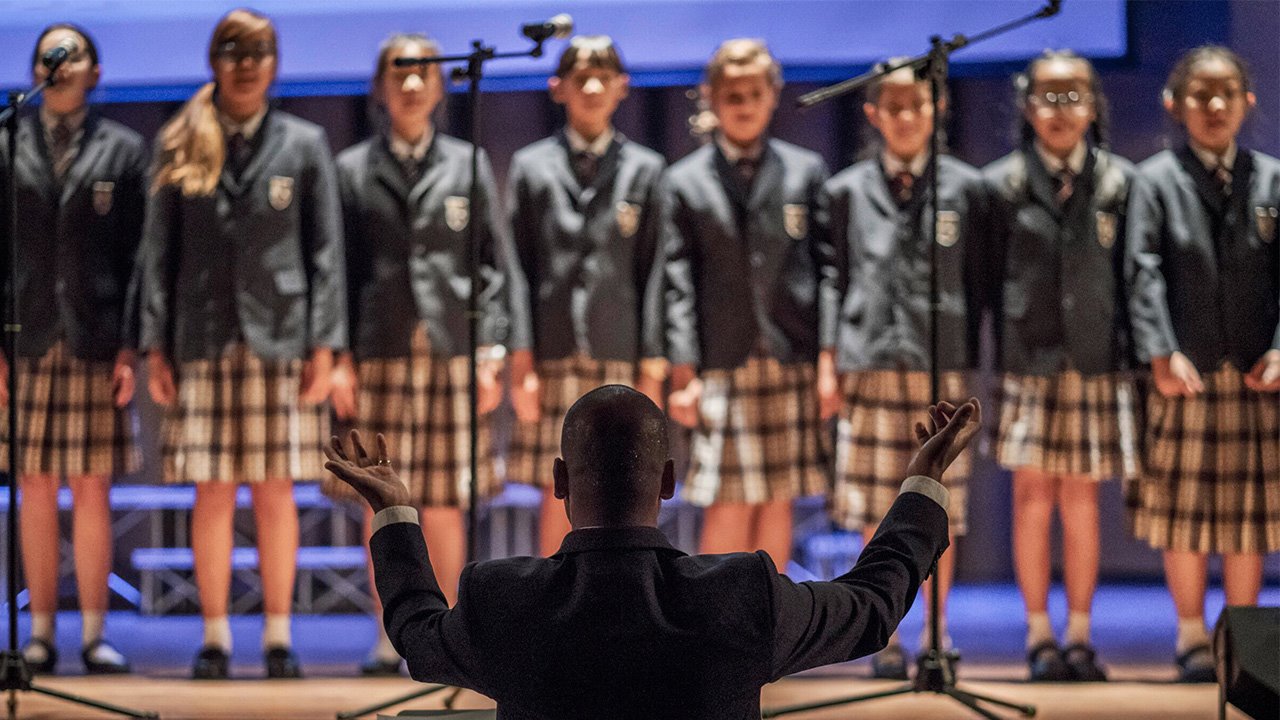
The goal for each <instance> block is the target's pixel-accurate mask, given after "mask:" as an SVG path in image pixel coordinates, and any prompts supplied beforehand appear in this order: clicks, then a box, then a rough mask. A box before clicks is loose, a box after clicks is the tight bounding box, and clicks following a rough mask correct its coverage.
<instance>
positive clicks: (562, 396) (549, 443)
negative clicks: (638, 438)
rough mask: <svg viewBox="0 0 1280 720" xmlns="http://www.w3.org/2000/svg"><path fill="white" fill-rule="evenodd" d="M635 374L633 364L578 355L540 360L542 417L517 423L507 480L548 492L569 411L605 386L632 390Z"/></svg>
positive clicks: (508, 462) (508, 459)
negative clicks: (585, 395)
mask: <svg viewBox="0 0 1280 720" xmlns="http://www.w3.org/2000/svg"><path fill="white" fill-rule="evenodd" d="M635 372H636V367H635V363H631V362H627V361H625V360H596V359H594V358H591V357H588V356H586V355H583V354H581V353H579V354H576V355H572V356H570V357H567V358H560V359H557V360H543V361H540V362H539V363H538V379H539V381H540V382H541V383H542V404H541V409H542V415H541V417H539V419H538V422H536V423H521V422H517V423H516V426H515V429H514V432H513V434H512V438H511V445H510V447H509V448H508V450H507V466H506V467H507V480H508V481H510V482H518V483H523V484H526V485H534V486H536V487H540V488H543V489H550V488H551V486H552V478H551V464H552V461H554V460H555V458H557V457H559V455H560V431H561V430H562V429H563V427H564V416H565V415H566V414H567V413H568V412H569V408H570V407H572V406H573V404H574V403H575V402H577V401H578V398H580V397H582V396H583V395H584V394H586V393H588V392H590V391H592V390H595V389H596V388H598V387H601V386H604V385H628V386H633V387H634V382H635Z"/></svg>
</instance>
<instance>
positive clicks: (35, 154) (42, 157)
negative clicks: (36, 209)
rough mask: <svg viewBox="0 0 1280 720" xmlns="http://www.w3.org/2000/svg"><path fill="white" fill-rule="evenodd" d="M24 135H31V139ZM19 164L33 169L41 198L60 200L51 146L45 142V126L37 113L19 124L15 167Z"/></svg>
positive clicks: (47, 200)
mask: <svg viewBox="0 0 1280 720" xmlns="http://www.w3.org/2000/svg"><path fill="white" fill-rule="evenodd" d="M24 135H28V136H30V139H29V140H28V138H27V137H24ZM18 165H26V166H27V167H28V168H30V169H31V177H32V179H33V180H34V181H35V189H36V190H37V191H38V192H39V193H40V197H41V199H43V200H44V201H45V202H54V201H57V200H58V182H57V180H55V179H54V177H53V162H52V161H51V160H50V159H49V148H48V146H46V145H45V142H44V127H42V126H41V125H40V118H39V117H38V116H36V115H35V114H32V115H28V116H27V117H26V118H24V121H23V122H20V123H19V124H18V157H17V158H16V161H15V162H14V167H17V166H18Z"/></svg>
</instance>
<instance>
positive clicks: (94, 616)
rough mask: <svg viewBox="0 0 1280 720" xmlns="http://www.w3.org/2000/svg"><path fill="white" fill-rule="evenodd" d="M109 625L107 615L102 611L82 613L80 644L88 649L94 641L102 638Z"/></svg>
mask: <svg viewBox="0 0 1280 720" xmlns="http://www.w3.org/2000/svg"><path fill="white" fill-rule="evenodd" d="M106 623H107V614H106V613H104V612H102V611H101V610H81V611H80V642H81V643H82V644H83V645H84V646H85V647H88V646H89V644H90V643H92V642H93V641H94V640H98V639H100V638H101V637H102V631H103V630H104V629H105V627H106Z"/></svg>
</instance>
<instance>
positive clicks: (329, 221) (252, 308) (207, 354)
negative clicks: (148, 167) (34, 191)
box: [141, 110, 347, 362]
mask: <svg viewBox="0 0 1280 720" xmlns="http://www.w3.org/2000/svg"><path fill="white" fill-rule="evenodd" d="M252 147H253V155H252V159H251V160H250V161H249V164H248V166H247V167H246V169H245V171H244V172H243V173H242V174H241V176H240V177H235V176H234V175H233V174H232V172H231V170H230V169H224V170H223V172H222V178H221V180H220V181H219V183H218V186H217V188H216V189H215V190H214V192H213V194H212V195H209V196H207V197H184V196H183V195H182V192H181V190H180V189H179V188H178V187H177V186H175V185H166V186H165V187H162V188H160V189H159V190H157V191H156V192H155V193H154V194H153V195H152V196H151V199H150V202H148V204H147V220H146V223H145V225H144V227H143V240H142V242H143V248H142V251H141V262H142V288H143V289H142V292H143V305H142V347H143V348H145V349H154V348H160V349H164V350H167V351H169V352H170V354H171V355H172V357H173V358H174V359H175V360H177V361H178V362H187V361H191V360H202V359H213V358H216V357H218V356H219V355H220V354H221V352H222V349H223V348H224V347H225V346H226V345H227V344H228V343H230V342H233V341H238V340H241V339H243V340H244V342H245V343H246V344H247V345H248V346H249V349H250V350H252V351H253V352H254V354H256V355H257V356H258V357H261V358H267V359H280V360H289V359H299V358H303V357H305V356H306V354H307V353H308V352H309V351H311V350H313V349H316V348H321V347H328V348H334V349H342V348H345V347H346V343H347V309H346V303H345V302H344V299H345V289H344V287H345V279H344V277H343V275H344V273H343V265H344V262H343V245H342V214H341V208H340V207H339V205H338V182H337V178H336V174H335V172H334V167H333V157H332V156H331V155H330V152H329V145H328V141H327V140H326V139H325V134H324V130H323V129H322V128H321V127H320V126H318V125H314V124H312V123H309V122H307V121H305V120H301V119H299V118H296V117H294V116H292V115H289V114H287V113H284V112H281V111H279V110H270V111H269V112H267V115H266V117H265V118H263V121H262V125H261V126H260V127H259V129H258V131H257V133H255V134H254V136H253V139H252Z"/></svg>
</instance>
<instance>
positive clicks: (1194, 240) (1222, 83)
mask: <svg viewBox="0 0 1280 720" xmlns="http://www.w3.org/2000/svg"><path fill="white" fill-rule="evenodd" d="M1250 86H1251V82H1250V78H1249V73H1248V71H1247V70H1246V68H1245V64H1244V61H1243V60H1241V59H1240V57H1239V56H1238V55H1236V54H1235V53H1234V52H1232V51H1231V50H1228V49H1227V48H1224V47H1217V46H1206V47H1200V48H1196V49H1195V50H1192V51H1190V52H1188V53H1187V54H1185V55H1183V57H1182V58H1181V59H1180V60H1179V61H1178V63H1177V64H1176V65H1175V66H1174V68H1173V72H1172V73H1170V75H1169V80H1168V82H1167V83H1166V84H1165V89H1164V98H1163V100H1164V107H1165V110H1166V111H1168V113H1169V115H1170V116H1171V117H1173V119H1174V120H1175V121H1177V122H1178V124H1179V125H1182V126H1183V128H1185V130H1186V141H1185V142H1184V143H1182V144H1181V145H1180V146H1178V147H1177V148H1175V149H1172V150H1165V151H1163V152H1161V153H1158V154H1156V155H1155V156H1153V157H1151V158H1149V159H1147V160H1146V161H1144V162H1143V163H1142V164H1141V165H1139V166H1138V173H1137V177H1136V179H1135V181H1134V187H1133V193H1132V194H1133V199H1132V203H1131V204H1130V209H1129V228H1128V233H1129V268H1128V269H1129V281H1130V284H1131V300H1130V305H1129V307H1130V313H1131V316H1132V324H1133V336H1134V342H1135V345H1136V349H1137V354H1138V357H1139V358H1140V359H1141V360H1142V361H1143V362H1149V363H1151V376H1152V377H1151V379H1152V387H1151V388H1150V389H1149V390H1148V393H1147V415H1146V436H1145V438H1144V439H1145V442H1144V445H1143V452H1144V457H1143V463H1142V465H1143V472H1142V475H1141V476H1140V477H1139V479H1138V481H1137V482H1135V483H1132V484H1131V486H1130V487H1129V492H1128V493H1127V495H1128V497H1127V500H1128V505H1129V519H1130V523H1131V526H1132V528H1133V532H1134V534H1135V536H1136V537H1138V538H1139V539H1141V540H1145V541H1147V542H1148V543H1149V544H1150V545H1151V546H1152V547H1155V548H1159V549H1161V550H1163V551H1164V569H1165V581H1166V582H1167V583H1168V586H1169V591H1170V593H1171V594H1172V595H1173V603H1174V606H1175V608H1176V609H1177V611H1178V640H1177V649H1176V663H1177V666H1178V671H1179V677H1180V678H1181V680H1182V681H1184V682H1214V681H1215V672H1214V654H1213V652H1212V651H1211V650H1210V647H1209V638H1208V636H1207V634H1206V632H1205V626H1204V593H1205V584H1206V572H1207V565H1208V557H1209V554H1210V553H1216V554H1220V555H1221V556H1222V575H1223V587H1224V590H1225V591H1226V599H1227V604H1228V605H1256V604H1257V602H1258V592H1259V589H1260V587H1261V584H1262V558H1263V556H1264V555H1265V554H1266V553H1271V552H1275V551H1276V550H1280V396H1278V395H1277V391H1280V242H1277V238H1276V225H1277V217H1276V216H1277V209H1278V208H1280V160H1277V159H1276V158H1273V157H1270V156H1268V155H1264V154H1262V153H1260V152H1257V151H1253V150H1249V149H1247V148H1245V147H1243V146H1241V145H1240V143H1239V142H1238V135H1239V133H1240V128H1241V127H1242V125H1243V124H1244V121H1245V118H1246V117H1247V116H1248V114H1249V111H1250V110H1252V109H1253V106H1254V104H1255V98H1254V95H1253V92H1252V91H1251V89H1250Z"/></svg>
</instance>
